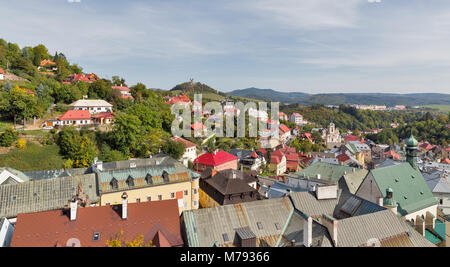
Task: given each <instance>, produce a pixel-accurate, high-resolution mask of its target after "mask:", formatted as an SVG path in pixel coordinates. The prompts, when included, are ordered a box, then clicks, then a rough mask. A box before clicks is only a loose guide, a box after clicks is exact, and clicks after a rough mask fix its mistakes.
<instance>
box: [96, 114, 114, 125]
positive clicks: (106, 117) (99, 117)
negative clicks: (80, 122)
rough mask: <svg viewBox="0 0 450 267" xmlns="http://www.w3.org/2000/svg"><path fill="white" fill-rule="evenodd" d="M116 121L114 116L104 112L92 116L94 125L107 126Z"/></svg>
mask: <svg viewBox="0 0 450 267" xmlns="http://www.w3.org/2000/svg"><path fill="white" fill-rule="evenodd" d="M113 119H114V114H113V113H111V112H102V113H99V114H96V115H92V120H93V122H94V124H98V125H105V124H111V123H112V121H113Z"/></svg>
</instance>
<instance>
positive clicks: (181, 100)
mask: <svg viewBox="0 0 450 267" xmlns="http://www.w3.org/2000/svg"><path fill="white" fill-rule="evenodd" d="M175 103H191V100H190V99H189V97H187V96H185V95H182V96H174V97H171V98H169V100H168V101H166V104H170V105H172V104H175Z"/></svg>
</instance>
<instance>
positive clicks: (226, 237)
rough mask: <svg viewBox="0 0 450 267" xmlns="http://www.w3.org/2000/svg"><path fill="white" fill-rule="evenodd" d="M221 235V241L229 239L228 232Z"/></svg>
mask: <svg viewBox="0 0 450 267" xmlns="http://www.w3.org/2000/svg"><path fill="white" fill-rule="evenodd" d="M222 237H223V241H225V242H228V241H230V238H228V234H223V235H222Z"/></svg>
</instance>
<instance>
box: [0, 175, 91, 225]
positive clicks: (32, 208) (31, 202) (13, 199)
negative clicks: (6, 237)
mask: <svg viewBox="0 0 450 267" xmlns="http://www.w3.org/2000/svg"><path fill="white" fill-rule="evenodd" d="M79 183H81V184H82V185H83V191H84V193H85V194H87V195H88V197H89V200H90V201H91V202H97V201H98V198H99V196H98V193H97V192H98V188H97V182H96V179H95V174H87V175H81V176H73V177H64V178H54V179H45V180H38V181H29V182H25V183H20V184H13V185H1V186H0V217H7V218H11V217H16V216H17V214H19V213H29V212H39V211H48V210H54V209H60V208H63V207H64V206H65V205H67V203H68V201H69V200H70V199H71V198H72V197H73V196H74V195H76V194H77V190H78V184H79Z"/></svg>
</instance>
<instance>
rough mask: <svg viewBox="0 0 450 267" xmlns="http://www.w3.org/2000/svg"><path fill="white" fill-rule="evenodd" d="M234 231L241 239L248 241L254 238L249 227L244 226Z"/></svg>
mask: <svg viewBox="0 0 450 267" xmlns="http://www.w3.org/2000/svg"><path fill="white" fill-rule="evenodd" d="M235 230H236V234H237V235H238V236H239V237H240V238H241V239H250V238H256V235H255V233H253V231H252V230H251V229H250V227H248V226H245V227H241V228H237V229H235Z"/></svg>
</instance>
